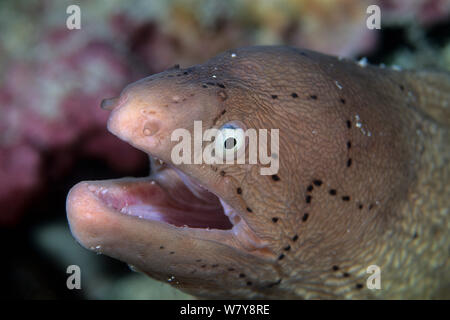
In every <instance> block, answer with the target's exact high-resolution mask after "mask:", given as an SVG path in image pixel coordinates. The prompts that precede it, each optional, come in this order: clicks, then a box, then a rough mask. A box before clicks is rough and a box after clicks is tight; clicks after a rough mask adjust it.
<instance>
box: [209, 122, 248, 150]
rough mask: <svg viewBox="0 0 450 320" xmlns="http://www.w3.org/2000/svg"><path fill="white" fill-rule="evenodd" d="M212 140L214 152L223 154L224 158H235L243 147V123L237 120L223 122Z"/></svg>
mask: <svg viewBox="0 0 450 320" xmlns="http://www.w3.org/2000/svg"><path fill="white" fill-rule="evenodd" d="M214 141H215V149H216V152H217V151H218V153H219V154H224V155H225V157H226V158H231V157H232V158H235V157H236V156H237V154H238V153H239V152H240V151H241V150H242V149H245V134H244V129H243V125H240V123H238V122H237V121H232V122H228V123H226V124H224V125H223V126H222V127H220V129H219V132H218V134H217V137H216V138H215V140H214ZM243 147H244V148H243Z"/></svg>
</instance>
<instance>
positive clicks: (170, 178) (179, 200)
mask: <svg viewBox="0 0 450 320" xmlns="http://www.w3.org/2000/svg"><path fill="white" fill-rule="evenodd" d="M150 163H151V172H152V173H151V175H150V176H149V177H146V178H125V179H119V180H117V183H116V184H115V185H114V186H113V187H107V186H102V185H97V184H95V185H90V186H89V190H90V191H91V192H93V193H94V194H95V195H96V196H97V198H98V199H99V200H100V201H102V202H103V203H104V204H105V205H106V206H108V207H109V208H112V209H113V210H114V211H117V212H120V213H122V214H127V215H131V216H135V217H138V218H141V219H145V220H153V221H160V222H165V223H167V224H170V225H172V226H175V227H179V228H183V227H184V228H201V229H206V230H213V229H215V230H231V229H232V228H233V226H234V225H236V224H238V223H239V221H240V220H241V219H240V217H239V216H238V215H237V214H236V212H235V211H234V210H233V209H232V208H231V207H230V206H228V205H227V204H226V203H225V202H224V201H223V200H222V199H221V198H219V197H218V196H216V195H215V194H214V193H212V192H210V191H209V190H207V189H206V188H204V187H202V186H201V185H200V184H199V183H197V182H196V181H194V179H192V178H190V177H189V176H187V175H186V174H184V173H183V172H182V171H180V170H179V169H177V168H175V167H174V166H172V165H171V164H168V163H164V162H162V161H161V160H158V159H155V158H152V157H150Z"/></svg>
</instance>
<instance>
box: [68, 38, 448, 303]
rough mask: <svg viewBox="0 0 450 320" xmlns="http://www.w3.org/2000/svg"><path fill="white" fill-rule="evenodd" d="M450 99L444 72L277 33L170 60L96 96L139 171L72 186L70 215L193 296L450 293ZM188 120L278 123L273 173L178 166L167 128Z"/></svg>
mask: <svg viewBox="0 0 450 320" xmlns="http://www.w3.org/2000/svg"><path fill="white" fill-rule="evenodd" d="M449 104H450V76H449V75H448V74H446V73H444V72H435V71H407V70H404V71H401V70H394V69H391V68H380V67H376V66H371V65H366V64H364V63H358V62H355V61H350V60H345V59H338V58H335V57H331V56H327V55H324V54H320V53H316V52H312V51H308V50H300V49H296V48H292V47H285V46H275V47H270V46H267V47H266V46H262V47H247V48H240V49H235V50H229V51H227V52H224V53H222V54H220V55H218V56H216V57H214V58H212V59H211V60H209V61H207V62H206V63H204V64H201V65H196V66H193V67H189V68H185V69H182V68H179V67H178V66H175V67H174V68H171V69H169V70H167V71H165V72H162V73H160V74H156V75H152V76H150V77H147V78H145V79H142V80H140V81H138V82H135V83H133V84H131V85H129V86H127V87H126V88H125V89H124V90H123V91H122V93H121V94H120V97H118V98H115V99H111V100H105V102H104V103H103V106H104V108H107V109H110V110H112V111H111V116H110V119H109V122H108V129H109V130H110V131H111V132H112V133H113V134H115V135H117V136H118V137H119V138H121V139H123V140H125V141H127V142H129V143H130V144H131V145H133V146H134V147H136V148H138V149H140V150H142V151H144V152H146V153H148V154H149V155H150V157H151V159H152V161H151V163H152V167H151V174H150V176H149V177H143V178H123V179H118V180H107V181H87V182H81V183H79V184H77V185H76V186H75V187H73V189H72V190H71V191H70V193H69V196H68V200H67V212H68V219H69V223H70V227H71V230H72V233H73V234H74V236H75V237H76V239H77V240H78V241H79V242H80V243H81V244H82V245H84V246H85V247H87V248H91V249H93V250H95V251H99V252H101V253H104V254H106V255H109V256H112V257H115V258H117V259H120V260H122V261H125V262H127V263H128V264H130V265H132V266H134V267H135V268H136V269H138V270H140V271H142V272H144V273H146V274H148V275H149V276H151V277H153V278H156V279H159V280H162V281H169V282H170V283H171V284H173V285H174V286H176V287H178V288H180V289H182V290H184V291H186V292H188V293H191V294H193V295H196V296H199V297H210V298H275V299H285V298H306V299H316V298H330V299H336V298H337V299H341V298H387V299H392V298H439V297H440V298H442V297H445V298H449V297H450V263H449V252H450V237H449V230H450V226H449V218H448V213H449V212H448V211H449V207H450V184H449V182H450V168H449V158H450V144H449V125H450V111H449V110H450V106H449ZM194 121H202V122H201V128H202V129H203V130H206V129H210V128H217V129H219V130H222V129H223V128H229V127H230V124H234V127H233V126H232V128H236V127H239V128H242V129H249V128H252V129H255V130H261V129H267V130H268V131H271V130H273V129H278V130H279V150H278V153H273V154H272V155H271V156H272V157H274V158H275V157H276V158H277V159H278V161H279V169H278V171H277V172H276V173H274V174H270V175H263V174H261V170H260V169H261V167H264V166H265V165H264V164H262V163H259V162H258V163H257V164H250V163H244V164H237V163H233V164H226V163H224V164H205V163H201V164H185V163H181V164H175V163H174V162H173V158H172V150H173V148H174V147H175V146H176V145H177V144H178V143H179V141H172V139H171V135H172V133H173V131H174V130H176V129H179V128H183V129H186V130H188V132H190V133H191V134H192V136H194V127H195V125H194ZM244 145H245V143H244ZM246 152H249V150H248V148H247V151H246ZM371 266H372V267H371ZM373 266H375V267H373ZM374 268H375V269H374ZM374 270H378V271H379V272H378V271H377V272H378V273H377V274H378V275H379V277H378V279H379V280H380V282H379V284H380V287H379V288H373V286H372V287H371V286H370V283H375V284H376V281H375V280H374V279H373V277H372V278H370V279H369V277H371V276H373V275H375V273H373V272H374Z"/></svg>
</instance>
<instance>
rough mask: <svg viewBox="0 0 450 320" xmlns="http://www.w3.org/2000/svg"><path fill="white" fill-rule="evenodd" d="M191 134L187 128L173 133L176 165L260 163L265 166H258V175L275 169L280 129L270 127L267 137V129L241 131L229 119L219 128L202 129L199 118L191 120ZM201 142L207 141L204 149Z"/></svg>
mask: <svg viewBox="0 0 450 320" xmlns="http://www.w3.org/2000/svg"><path fill="white" fill-rule="evenodd" d="M193 134H194V136H193V137H192V135H191V133H190V132H189V131H188V130H187V129H182V128H179V129H175V130H174V131H173V132H172V135H171V137H170V139H171V141H180V142H179V143H178V144H176V145H175V146H174V147H173V149H172V152H171V160H172V162H173V163H174V164H175V165H179V164H182V163H183V164H203V163H205V164H224V163H225V164H260V165H262V166H264V165H268V166H266V167H261V168H260V174H261V175H273V174H276V173H277V172H278V169H279V162H280V159H279V129H271V130H270V136H269V130H267V129H258V130H256V129H252V128H251V129H247V130H244V129H242V127H240V126H239V125H238V124H236V123H235V122H229V123H227V124H225V125H223V126H222V127H221V128H220V129H216V128H211V129H207V130H205V132H203V130H202V121H194V132H193ZM269 137H270V140H269V139H268V138H269ZM204 142H208V143H207V145H206V146H205V147H204V148H203V143H204ZM269 146H270V150H269ZM247 148H248V154H247V152H246V150H247ZM192 149H193V150H192ZM269 151H270V154H269Z"/></svg>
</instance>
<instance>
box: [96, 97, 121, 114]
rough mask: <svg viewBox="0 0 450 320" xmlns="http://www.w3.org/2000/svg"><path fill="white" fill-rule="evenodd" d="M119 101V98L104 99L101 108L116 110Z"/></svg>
mask: <svg viewBox="0 0 450 320" xmlns="http://www.w3.org/2000/svg"><path fill="white" fill-rule="evenodd" d="M118 101H119V98H118V97H116V98H109V99H103V100H102V103H101V104H100V107H101V108H102V109H103V110H109V111H111V110H114V108H115V107H116V106H117V102H118Z"/></svg>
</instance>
